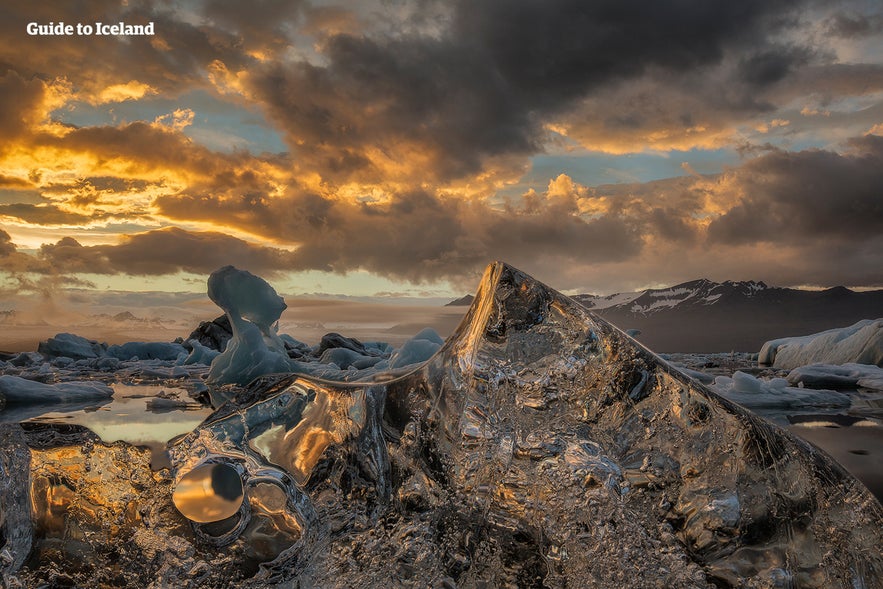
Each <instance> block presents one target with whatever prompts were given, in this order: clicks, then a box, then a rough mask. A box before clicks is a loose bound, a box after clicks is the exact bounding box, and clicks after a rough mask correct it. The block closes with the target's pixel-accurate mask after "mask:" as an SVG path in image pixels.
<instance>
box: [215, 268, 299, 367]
mask: <svg viewBox="0 0 883 589" xmlns="http://www.w3.org/2000/svg"><path fill="white" fill-rule="evenodd" d="M208 296H209V298H210V299H211V300H212V301H214V302H215V304H216V305H218V306H219V307H221V308H222V309H223V310H224V312H225V313H226V314H227V318H228V319H229V320H230V326H231V328H232V330H233V337H232V338H231V339H230V341H229V342H228V343H227V347H226V349H225V350H224V352H223V353H221V354H220V355H219V356H217V357H216V358H215V359H214V360H212V364H211V370H210V371H209V380H210V381H212V382H214V383H217V384H224V383H237V384H246V383H248V382H250V381H251V380H253V379H255V378H257V377H258V376H262V375H264V374H270V373H273V372H289V371H290V370H291V363H290V362H289V357H288V353H287V352H286V350H285V343H284V342H283V341H282V339H280V338H279V336H278V335H277V334H276V324H277V322H278V321H279V317H280V316H281V315H282V311H284V310H285V308H286V305H285V302H284V301H283V300H282V297H280V296H279V295H277V294H276V291H275V290H273V287H272V286H270V285H269V284H267V282H266V281H265V280H264V279H263V278H260V277H258V276H255V275H254V274H252V273H250V272H246V271H245V270H237V269H236V268H234V267H233V266H224V267H223V268H221V269H219V270H216V271H215V272H213V273H212V274H211V276H209V279H208Z"/></svg>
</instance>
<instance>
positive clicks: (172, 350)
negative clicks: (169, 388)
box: [107, 342, 187, 361]
mask: <svg viewBox="0 0 883 589" xmlns="http://www.w3.org/2000/svg"><path fill="white" fill-rule="evenodd" d="M107 355H108V356H112V357H113V358H118V359H119V360H132V359H134V358H137V359H139V360H165V361H175V360H177V359H178V357H179V356H183V357H185V358H186V357H187V350H185V349H184V346H182V345H181V344H176V343H164V342H128V343H125V344H122V345H113V346H110V347H109V348H107Z"/></svg>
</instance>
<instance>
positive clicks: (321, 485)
mask: <svg viewBox="0 0 883 589" xmlns="http://www.w3.org/2000/svg"><path fill="white" fill-rule="evenodd" d="M266 318H267V317H264V319H266ZM255 329H257V327H255ZM418 341H427V342H431V343H435V344H437V343H438V342H432V340H428V339H424V340H418ZM413 345H414V346H418V344H416V343H415V344H413ZM420 345H422V344H420ZM364 347H365V349H366V350H369V349H370V347H369V346H368V345H365V346H364ZM329 349H330V348H329ZM316 351H318V350H316ZM354 351H355V350H354ZM323 353H324V350H323ZM739 380H740V385H739V387H740V388H749V389H750V388H752V387H756V385H754V384H753V383H752V382H751V381H749V380H747V379H744V382H743V379H742V378H741V377H740V378H739ZM780 384H781V383H780V382H778V381H777V382H776V383H775V386H776V387H778V386H779V385H780ZM755 392H757V391H755ZM0 445H2V446H0V447H3V448H4V452H3V453H0V469H2V472H4V473H9V476H7V477H3V478H0V538H3V539H4V540H3V541H4V542H5V544H4V545H3V546H2V547H0V553H2V554H3V555H4V556H3V558H2V559H0V574H2V575H3V578H4V581H5V582H6V584H7V585H10V584H13V583H17V584H20V585H22V586H34V587H36V586H42V585H51V584H52V583H56V582H61V581H63V582H64V583H66V584H67V585H71V586H105V585H121V586H153V587H164V586H175V587H177V586H184V587H194V588H197V587H205V588H208V587H234V586H235V587H252V588H258V587H261V588H263V587H295V586H297V587H371V586H391V585H393V586H405V587H444V586H449V587H453V586H461V587H474V586H489V587H502V586H549V587H560V586H568V587H673V588H687V587H689V588H703V589H707V588H708V587H711V586H714V587H718V588H720V587H814V588H819V589H821V588H828V587H844V588H846V587H879V586H881V584H883V555H881V552H880V546H881V545H883V506H881V504H880V503H879V502H878V501H877V500H876V499H875V498H874V497H873V496H872V495H871V494H870V493H869V492H868V491H867V489H865V488H864V487H863V486H862V485H861V484H860V483H859V482H857V481H856V480H855V479H854V478H852V477H851V476H850V475H849V474H847V473H846V472H845V471H844V470H843V469H842V468H841V467H839V466H838V465H836V464H835V463H834V462H832V461H831V459H830V458H828V457H827V456H826V455H824V454H823V453H821V452H819V451H817V450H815V449H814V448H813V447H812V446H810V445H809V444H807V443H805V442H802V441H800V440H798V439H796V438H794V437H793V436H792V435H790V434H788V433H787V432H784V431H783V430H780V429H779V428H777V427H775V426H774V425H772V424H770V423H769V422H767V421H765V420H762V419H760V418H758V417H756V416H754V415H753V414H751V413H749V412H748V411H746V410H745V409H743V408H741V407H740V406H738V405H736V404H734V403H732V402H730V401H728V400H726V399H725V398H722V397H720V396H718V395H717V394H715V393H714V392H712V391H711V390H709V389H707V388H705V387H704V386H702V385H701V384H698V383H697V382H695V381H694V380H692V379H689V378H687V377H685V376H684V375H683V374H681V373H680V372H678V371H677V370H675V369H673V368H671V367H670V366H668V365H667V364H665V363H664V362H662V361H661V360H660V359H659V358H658V357H656V356H654V355H652V354H651V353H649V352H648V351H646V350H645V349H644V348H642V347H641V346H640V345H638V344H637V343H635V342H634V341H633V340H631V339H629V338H628V337H627V336H626V335H624V334H623V333H622V332H620V331H618V330H617V329H615V328H613V327H612V326H610V325H609V324H608V323H606V322H605V321H603V320H602V319H600V318H598V317H595V316H593V315H591V314H590V313H589V312H588V311H587V310H586V309H585V308H584V307H582V306H581V305H579V304H577V303H575V302H573V301H572V300H570V299H568V298H567V297H565V296H563V295H561V294H560V293H557V292H555V291H553V290H552V289H550V288H548V287H546V286H545V285H542V284H540V283H538V282H536V281H535V280H533V279H531V278H530V277H529V276H527V275H525V274H523V273H521V272H519V271H517V270H515V269H513V268H511V267H509V266H506V265H504V264H499V263H498V264H494V265H492V266H491V267H490V268H488V270H487V272H486V274H485V277H484V279H483V281H482V283H481V286H480V288H479V292H478V293H477V296H476V298H475V301H474V302H473V305H472V306H471V307H470V308H469V311H468V312H467V314H466V316H465V318H464V320H463V322H462V324H461V325H460V327H458V328H457V330H456V331H455V332H454V334H453V335H452V336H451V337H449V338H448V339H447V341H445V343H444V344H443V345H442V346H441V348H440V349H439V350H438V352H437V353H436V354H435V355H434V356H433V357H432V358H431V359H429V361H428V362H426V363H423V364H421V365H418V366H417V367H415V368H414V369H412V370H411V371H410V372H407V373H404V374H402V373H400V372H395V371H392V372H376V371H375V372H374V373H373V374H372V375H371V378H370V379H367V378H366V380H364V381H360V382H350V383H346V382H338V383H333V382H329V381H320V380H317V379H314V378H311V377H307V376H304V375H289V376H278V375H277V376H273V377H264V378H261V379H259V380H257V381H255V382H254V383H252V384H251V385H250V386H249V387H248V388H244V389H243V388H240V389H239V392H238V394H237V396H236V397H234V399H232V400H231V401H230V402H228V403H227V404H225V405H224V406H222V407H220V408H219V409H218V410H217V412H216V413H215V414H213V415H212V416H210V417H209V418H208V419H206V420H205V421H204V422H203V423H202V425H200V426H199V427H197V428H196V429H195V430H194V431H192V432H191V433H190V434H188V435H187V436H185V437H184V438H183V439H181V440H178V441H177V442H175V443H174V444H173V445H172V447H171V448H170V453H171V460H172V469H171V470H170V471H162V472H160V473H153V472H151V471H150V468H149V466H148V457H147V456H146V455H145V453H144V452H143V451H141V450H139V449H137V448H135V447H132V446H129V445H126V444H121V443H115V444H103V443H101V442H100V441H99V440H97V439H95V437H94V436H93V435H91V434H90V433H89V432H88V431H86V430H77V429H76V428H70V427H68V428H67V429H65V428H63V427H61V426H50V425H45V426H35V425H33V424H24V425H17V424H13V425H0ZM193 489H197V490H199V492H200V493H203V494H204V500H196V501H191V500H190V499H189V498H192V495H193V493H190V492H189V490H193ZM182 514H187V515H188V517H187V518H185V515H182ZM228 514H232V515H229V517H224V516H225V515H228ZM219 517H220V518H223V519H220V520H217V518H219ZM26 562H27V564H25V563H26ZM60 570H64V571H65V573H64V574H65V578H64V579H59V572H58V571H60Z"/></svg>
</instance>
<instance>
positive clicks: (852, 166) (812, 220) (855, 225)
mask: <svg viewBox="0 0 883 589" xmlns="http://www.w3.org/2000/svg"><path fill="white" fill-rule="evenodd" d="M850 146H851V149H850V150H849V151H847V152H845V153H842V154H841V153H837V152H833V151H827V150H821V149H813V150H806V151H800V152H785V151H776V152H773V153H770V154H767V155H765V156H762V157H759V158H757V159H754V160H751V161H749V162H747V163H746V164H745V165H744V166H742V167H741V168H739V169H737V170H734V171H732V172H731V173H730V175H731V176H732V178H731V182H732V183H733V184H734V185H736V186H738V191H739V193H741V194H742V195H743V196H742V197H741V198H740V199H739V201H738V202H737V203H736V204H735V205H734V206H733V207H732V208H731V209H730V210H728V211H727V212H726V213H725V214H723V215H722V216H721V217H719V218H718V219H715V220H714V221H713V222H712V223H711V225H710V226H709V233H710V236H711V239H712V240H714V241H717V242H721V243H729V244H740V243H749V242H767V243H775V244H802V243H817V242H819V241H827V240H833V241H835V242H839V243H841V244H845V243H847V242H849V241H853V240H863V239H867V238H871V237H876V236H879V235H880V228H881V227H883V206H881V204H880V189H881V187H883V137H879V136H876V135H868V136H865V137H861V138H856V139H853V140H852V141H851V142H850Z"/></svg>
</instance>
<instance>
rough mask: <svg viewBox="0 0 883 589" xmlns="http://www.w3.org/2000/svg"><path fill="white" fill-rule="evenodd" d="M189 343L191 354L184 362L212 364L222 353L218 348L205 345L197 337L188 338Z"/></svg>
mask: <svg viewBox="0 0 883 589" xmlns="http://www.w3.org/2000/svg"><path fill="white" fill-rule="evenodd" d="M187 344H188V345H189V346H190V354H189V355H188V356H187V358H185V359H184V364H205V365H206V366H210V365H211V363H212V361H213V360H214V359H215V358H217V357H218V356H219V355H220V354H221V352H219V351H218V350H213V349H212V348H209V347H207V346H204V345H202V344H201V343H199V341H198V340H195V339H191V340H187ZM225 347H226V344H225Z"/></svg>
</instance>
